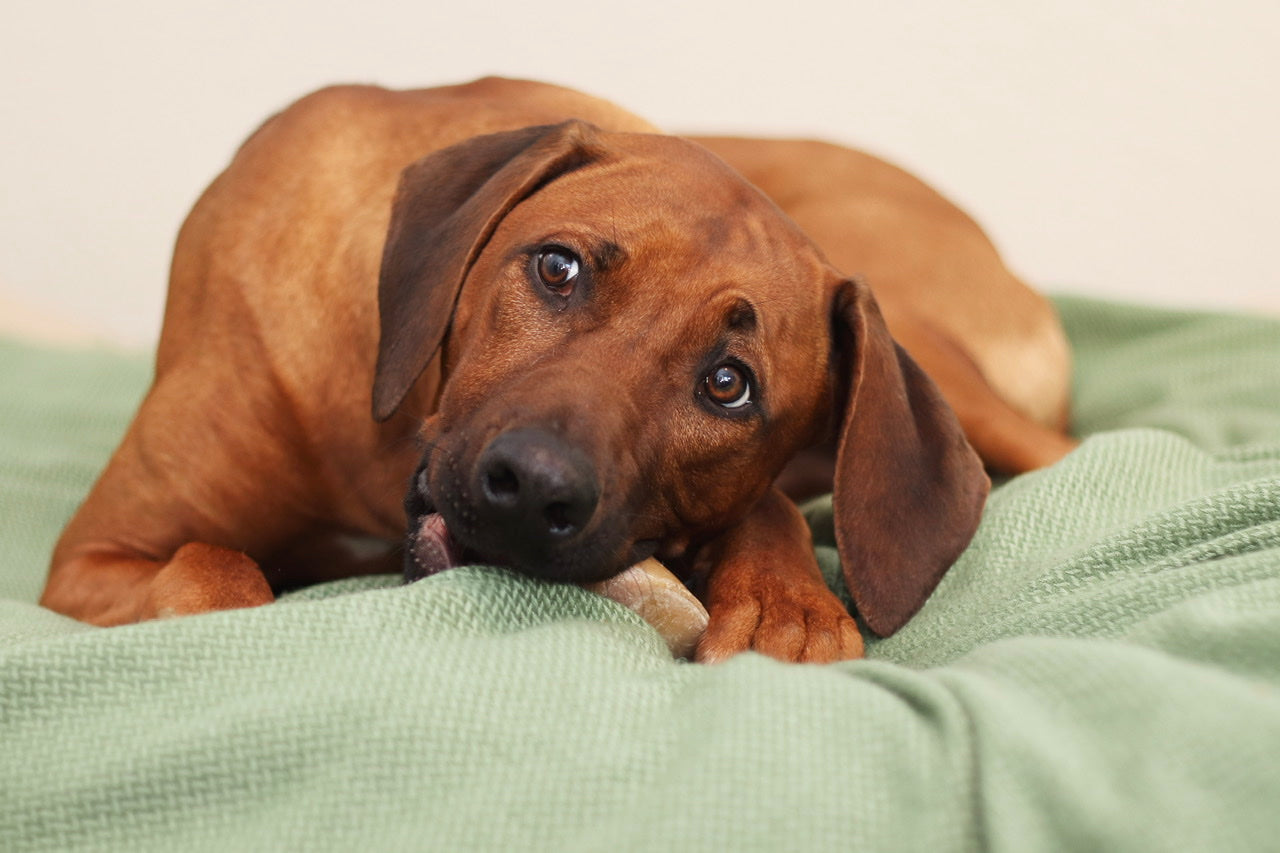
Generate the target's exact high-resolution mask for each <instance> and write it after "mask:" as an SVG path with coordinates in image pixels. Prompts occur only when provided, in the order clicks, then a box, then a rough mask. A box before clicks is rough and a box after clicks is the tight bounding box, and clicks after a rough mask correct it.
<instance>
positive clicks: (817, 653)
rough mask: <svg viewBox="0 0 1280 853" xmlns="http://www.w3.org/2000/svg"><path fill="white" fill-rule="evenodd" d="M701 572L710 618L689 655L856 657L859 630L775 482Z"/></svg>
mask: <svg viewBox="0 0 1280 853" xmlns="http://www.w3.org/2000/svg"><path fill="white" fill-rule="evenodd" d="M716 548H717V551H716V553H715V554H714V555H713V558H712V563H713V564H712V566H711V569H710V573H709V575H708V577H707V593H706V598H707V610H708V612H709V613H710V616H711V621H710V624H709V626H708V627H707V632H706V634H704V635H703V637H702V640H701V642H699V644H698V650H697V654H696V656H695V657H696V659H697V660H699V661H702V662H704V663H714V662H718V661H722V660H724V659H726V658H728V657H730V656H732V655H734V654H736V653H737V652H741V651H746V650H748V649H751V650H754V651H757V652H761V653H763V654H766V655H769V656H771V657H775V658H779V659H781V660H787V661H807V662H814V663H822V662H826V661H833V660H844V659H848V658H856V657H861V656H862V635H861V634H859V633H858V627H857V625H856V624H855V623H854V621H853V619H852V618H851V617H850V616H849V613H848V612H847V611H846V610H845V608H844V605H842V604H841V603H840V600H839V599H837V598H836V597H835V595H834V594H833V593H832V592H831V590H829V589H828V588H827V585H826V583H825V582H824V581H823V578H822V571H821V569H819V568H818V562H817V559H816V558H815V557H814V554H813V543H812V540H811V537H810V535H809V528H808V526H807V525H806V524H805V522H804V518H803V517H801V515H800V511H799V510H798V509H797V508H796V505H795V504H793V503H792V502H791V501H790V500H788V499H787V498H786V496H784V495H783V494H782V493H781V492H780V491H778V490H777V489H770V490H769V491H768V492H767V493H765V495H764V497H762V498H761V499H760V500H759V501H758V502H757V503H756V505H755V507H754V508H753V509H752V511H751V512H750V513H749V514H748V515H747V517H746V519H745V520H744V521H743V522H742V523H740V524H739V525H738V526H737V527H735V528H734V529H733V530H732V531H730V532H728V533H726V534H725V535H724V536H723V537H722V538H721V539H720V540H719V541H718V542H717V545H716Z"/></svg>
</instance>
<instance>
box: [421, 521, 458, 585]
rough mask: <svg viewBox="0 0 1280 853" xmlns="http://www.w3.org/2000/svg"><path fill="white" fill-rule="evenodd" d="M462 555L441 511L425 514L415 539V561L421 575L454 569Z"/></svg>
mask: <svg viewBox="0 0 1280 853" xmlns="http://www.w3.org/2000/svg"><path fill="white" fill-rule="evenodd" d="M460 557H461V555H460V554H459V548H458V543H457V542H454V541H453V537H452V536H450V535H449V528H448V527H446V526H445V523H444V518H443V517H441V515H440V513H438V512H433V513H431V514H429V515H424V516H423V517H422V522H421V524H419V526H418V535H417V536H415V537H414V541H413V561H414V563H416V564H417V565H418V568H419V569H420V570H421V574H420V575H419V577H427V576H428V575H434V574H435V573H436V572H443V571H444V570H445V569H452V568H453V567H454V566H456V565H458V562H459V558H460Z"/></svg>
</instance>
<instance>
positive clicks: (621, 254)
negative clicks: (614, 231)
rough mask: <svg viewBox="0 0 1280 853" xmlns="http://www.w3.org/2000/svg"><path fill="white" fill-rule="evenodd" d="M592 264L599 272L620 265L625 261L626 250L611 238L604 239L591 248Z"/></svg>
mask: <svg viewBox="0 0 1280 853" xmlns="http://www.w3.org/2000/svg"><path fill="white" fill-rule="evenodd" d="M591 261H592V265H593V266H594V267H595V268H596V269H598V270H600V271H601V272H608V271H609V270H611V269H614V268H616V267H620V266H622V265H623V264H624V263H626V261H627V250H626V249H624V248H622V247H621V246H619V245H618V244H617V243H615V242H613V241H612V240H604V241H601V242H600V243H597V244H596V245H595V246H593V247H592V248H591Z"/></svg>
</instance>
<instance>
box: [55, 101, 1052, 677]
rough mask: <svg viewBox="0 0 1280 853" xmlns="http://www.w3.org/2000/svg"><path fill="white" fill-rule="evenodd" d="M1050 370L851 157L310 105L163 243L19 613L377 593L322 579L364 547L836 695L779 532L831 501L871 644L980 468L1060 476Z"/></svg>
mask: <svg viewBox="0 0 1280 853" xmlns="http://www.w3.org/2000/svg"><path fill="white" fill-rule="evenodd" d="M850 274H856V275H857V276H858V277H857V278H851V277H850ZM873 294H874V295H873ZM891 332H892V336H891ZM895 338H896V341H897V342H895ZM908 352H909V353H910V355H908ZM1069 361H1070V359H1069V353H1068V349H1067V346H1066V343H1065V339H1064V336H1063V334H1062V331H1061V329H1060V326H1059V324H1058V321H1057V319H1056V316H1055V314H1054V312H1053V310H1052V308H1051V307H1050V306H1049V304H1048V303H1047V302H1046V301H1045V300H1044V299H1043V298H1042V297H1040V296H1038V295H1037V294H1036V293H1034V292H1033V291H1032V290H1030V289H1029V288H1028V287H1027V286H1025V285H1024V284H1023V283H1022V282H1020V281H1019V280H1018V279H1017V278H1015V277H1014V276H1013V275H1012V274H1010V272H1009V271H1008V270H1007V269H1006V268H1005V266H1004V265H1003V263H1002V262H1001V260H1000V258H999V256H998V255H997V254H996V252H995V250H994V249H993V248H992V246H991V244H990V242H989V241H988V240H987V239H986V237H985V236H984V235H983V233H982V231H981V230H980V229H979V228H978V227H977V226H976V225H975V224H974V223H973V222H972V221H971V220H970V219H969V218H968V217H967V216H965V215H964V214H963V213H961V212H960V211H959V210H957V209H956V208H955V207H954V206H952V205H951V204H950V203H948V202H947V201H945V200H944V199H943V198H941V197H940V196H939V195H938V194H937V193H935V192H933V191H932V190H930V189H929V188H927V187H926V186H924V185H923V184H922V183H921V182H920V181H918V180H916V179H915V178H913V177H911V176H910V175H908V174H906V173H905V172H902V171H901V170H898V169H896V168H894V167H892V166H890V165H888V164H886V163H884V162H882V161H880V160H877V159H875V158H872V157H870V156H868V155H865V154H861V153H858V152H854V151H850V150H847V149H843V148H839V147H836V146H832V145H826V144H821V143H812V142H786V141H763V140H746V139H701V140H691V139H688V138H681V137H676V136H669V135H664V134H661V133H659V132H658V131H657V130H656V129H655V128H654V127H653V126H651V125H650V124H648V123H647V122H645V121H643V120H641V119H639V118H637V117H635V116H633V115H631V114H629V113H627V112H624V111H623V110H621V109H619V108H618V107H616V106H613V105H611V104H609V103H606V102H604V101H601V100H598V99H595V98H592V97H588V96H585V95H582V94H579V93H576V92H572V91H569V90H566V89H562V88H558V87H554V86H548V85H543V84H538V83H530V82H520V81H511V80H501V79H486V80H481V81H478V82H475V83H471V84H468V85H463V86H454V87H447V88H438V89H427V90H418V91H406V92H393V91H387V90H384V89H380V88H374V87H360V86H350V87H337V88H331V89H326V90H323V91H320V92H318V93H315V94H313V95H310V96H308V97H306V98H303V99H302V100H301V101H299V102H297V103H295V104H293V105H292V106H290V107H289V108H288V109H286V110H285V111H284V112H282V113H280V114H279V115H276V116H275V117H273V118H271V119H270V120H269V121H267V123H266V124H265V125H264V126H263V127H262V128H260V129H259V130H258V131H257V132H256V133H255V134H254V135H253V136H252V137H250V138H249V139H248V141H246V142H245V143H244V145H243V146H242V147H241V149H240V150H239V152H238V153H237V154H236V156H235V158H234V159H233V161H232V162H231V164H230V165H229V166H228V168H227V169H226V171H225V172H223V173H222V174H221V175H220V176H219V177H218V178H217V179H216V180H215V181H214V182H213V184H212V185H211V186H210V187H209V188H208V190H207V191H206V192H205V193H204V195H203V196H202V197H201V198H200V200H199V201H198V203H197V204H196V205H195V208H194V209H193V211H192V212H191V214H190V216H189V217H188V218H187V220H186V222H185V224H184V225H183V227H182V230H181V232H180V234H179V237H178V241H177V246H176V249H175V252H174V258H173V267H172V275H171V281H170V289H169V298H168V304H167V306H166V309H165V317H164V328H163V331H162V333H161V338H160V343H159V348H158V351H157V356H156V369H155V378H154V383H153V385H152V387H151V389H150V391H149V393H148V394H147V396H146V398H145V400H144V401H143V403H142V405H141V407H140V409H139V411H138V413H137V416H136V417H135V419H134V421H133V422H132V424H131V426H130V427H129V429H128V431H127V433H126V435H125V437H124V439H123V441H122V443H121V445H120V447H119V448H118V449H117V451H116V452H115V454H114V456H113V457H112V458H111V460H110V463H109V464H108V466H107V468H106V470H105V471H104V472H103V474H102V475H101V477H100V478H99V479H98V481H97V483H96V484H95V485H94V487H93V489H92V491H91V492H90V494H89V496H88V498H87V499H86V500H85V502H84V504H83V505H82V506H81V508H80V509H79V511H78V512H77V513H76V515H75V516H74V518H73V519H72V520H71V522H70V523H69V524H68V526H67V528H66V530H65V531H64V533H63V535H62V537H61V540H60V541H59V542H58V545H57V547H56V549H55V552H54V555H53V560H52V566H51V570H50V576H49V581H48V585H47V587H46V590H45V593H44V597H43V603H44V604H45V605H47V606H49V607H51V608H53V609H55V610H59V611H61V612H63V613H67V614H70V615H72V616H75V617H77V618H79V619H83V620H85V621H88V622H93V623H96V624H99V625H116V624H121V623H126V622H133V621H138V620H145V619H152V618H156V617H159V616H167V615H174V614H190V613H199V612H204V611H210V610H217V609H223V608H234V607H245V606H252V605H259V604H264V603H267V602H270V601H272V600H273V595H274V593H273V590H276V591H278V590H279V589H281V588H287V587H290V586H296V585H299V584H304V583H310V582H315V581H318V580H323V579H327V578H330V577H334V576H340V575H344V574H352V573H356V572H360V571H370V570H374V569H376V568H379V567H385V565H386V561H385V560H384V559H377V558H376V557H377V555H375V557H374V558H368V559H364V560H360V559H356V558H355V557H354V556H353V555H352V554H351V553H349V552H348V551H344V550H343V547H344V546H343V544H342V543H343V537H345V536H349V535H363V536H367V537H371V538H377V539H380V540H385V541H388V542H406V544H405V546H404V548H403V552H402V553H403V554H404V556H403V557H401V556H395V557H394V559H397V560H399V559H403V560H404V561H405V562H406V564H407V565H408V568H409V573H410V574H415V573H416V574H428V573H430V572H433V571H436V570H439V569H441V568H444V567H446V566H448V565H451V564H453V563H457V562H460V561H474V562H485V563H490V564H496V565H501V566H506V567H509V568H511V569H514V570H516V571H519V572H523V573H526V574H528V575H531V576H535V577H539V578H544V579H547V580H553V581H573V582H590V581H597V580H601V579H603V578H607V577H609V576H611V575H614V574H616V573H618V572H619V571H621V570H622V569H624V568H625V567H627V566H629V565H631V564H633V563H636V562H637V561H639V560H642V559H645V558H647V557H649V556H656V557H657V558H658V559H660V560H661V561H663V562H664V563H665V564H667V565H668V566H670V567H671V568H672V569H673V571H675V572H676V573H677V575H679V576H680V577H681V578H682V579H686V580H688V581H689V582H690V583H691V584H694V585H696V587H697V588H698V589H699V590H700V595H701V597H702V598H703V599H704V601H705V602H706V605H707V609H708V611H709V613H710V626H709V627H708V629H707V631H706V634H705V636H704V637H703V639H702V641H701V643H700V644H699V646H698V650H697V657H698V658H699V659H701V660H707V661H715V660H721V659H723V658H725V657H727V656H730V655H732V654H734V653H737V652H739V651H743V650H746V649H755V650H758V651H761V652H764V653H766V654H770V655H773V656H775V657H779V658H783V659H789V660H813V661H824V660H833V659H841V658H849V657H856V656H858V655H860V654H861V652H862V637H861V635H860V633H859V631H858V628H857V626H856V624H855V622H854V621H853V619H852V618H851V616H850V614H849V613H848V612H847V611H846V609H845V608H844V607H843V606H842V605H841V604H840V602H839V601H838V599H837V598H836V597H835V596H834V595H833V594H832V593H831V592H830V591H829V590H828V589H827V587H826V586H825V584H824V583H823V579H822V576H821V573H820V571H819V568H818V565H817V562H816V560H815V557H814V553H813V550H812V544H811V541H810V537H809V533H808V530H807V528H806V525H805V522H804V521H803V519H802V517H801V515H800V513H799V511H798V510H797V508H796V505H795V503H793V501H792V497H795V496H801V495H803V494H806V493H814V492H816V491H824V490H825V491H834V498H833V500H834V512H835V519H836V530H837V542H838V546H839V553H840V558H841V562H842V567H843V572H844V575H845V578H846V581H847V584H848V587H849V590H850V592H851V595H852V596H853V599H854V601H855V603H856V606H857V612H858V615H859V617H860V618H861V619H862V620H863V622H864V623H865V625H866V626H867V627H868V628H869V629H870V630H871V631H872V632H874V633H876V634H878V635H888V634H890V633H892V632H893V631H895V630H897V629H898V628H899V627H901V626H902V625H903V624H904V623H905V622H906V621H907V620H908V619H909V618H910V617H911V616H912V615H913V614H914V613H915V612H916V610H917V609H918V608H919V607H920V606H921V605H922V603H923V602H924V601H925V599H926V598H927V597H928V596H929V594H930V593H931V592H932V590H933V589H934V587H935V586H936V584H937V582H938V580H939V578H940V577H941V576H942V574H943V573H944V572H945V571H946V569H947V568H948V567H949V566H950V565H951V563H952V562H953V561H954V560H955V558H956V557H957V555H959V553H960V552H961V551H962V550H963V549H964V548H965V546H966V545H967V544H968V542H969V540H970V538H971V537H972V535H973V533H974V530H975V528H976V527H977V524H978V521H979V518H980V515H981V511H982V507H983V503H984V500H985V497H986V494H987V491H988V487H989V480H988V477H987V474H986V471H985V469H984V465H983V461H984V460H985V462H986V463H987V465H989V466H991V467H992V468H995V469H1001V470H1004V471H1009V472H1017V471H1022V470H1026V469H1029V468H1033V467H1036V466H1040V465H1045V464H1048V463H1051V462H1053V461H1054V460H1056V459H1057V458H1059V457H1060V456H1062V455H1063V454H1064V453H1066V452H1067V451H1068V450H1069V449H1070V448H1071V447H1072V440H1071V439H1070V438H1068V437H1067V436H1066V434H1065V432H1064V430H1065V424H1066V417H1067V396H1068V386H1069V374H1070V364H1069ZM922 368H923V369H922ZM948 404H949V405H948ZM975 449H976V452H975ZM406 488H407V492H408V496H407V498H406V497H405V494H406ZM788 495H791V496H792V497H788ZM406 510H407V514H408V518H406ZM406 530H407V537H406ZM388 553H390V552H388ZM344 555H345V556H344Z"/></svg>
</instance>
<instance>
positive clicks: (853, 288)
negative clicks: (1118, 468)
mask: <svg viewBox="0 0 1280 853" xmlns="http://www.w3.org/2000/svg"><path fill="white" fill-rule="evenodd" d="M832 321H833V328H834V335H835V348H836V352H837V358H838V360H839V362H840V369H841V371H842V373H843V377H844V382H845V383H846V384H845V385H844V387H843V394H838V395H837V396H838V397H843V400H844V415H843V421H842V423H841V426H840V431H839V448H838V452H837V455H836V472H835V496H834V504H835V522H836V525H835V527H836V545H837V547H838V549H839V552H840V563H841V566H842V568H843V571H844V578H845V583H846V584H847V585H848V587H849V592H850V594H851V595H852V596H853V600H854V602H855V603H856V604H857V606H858V612H859V614H861V616H862V618H863V620H864V621H865V622H866V623H867V626H868V627H869V628H870V629H871V630H872V631H874V632H875V633H876V634H878V635H879V636H882V637H887V636H888V635H890V634H892V633H893V632H894V631H897V630H898V629H899V628H901V627H902V626H903V625H904V624H905V623H906V622H907V620H908V619H910V618H911V617H912V616H913V615H914V614H915V612H916V611H917V610H919V609H920V606H921V605H923V604H924V602H925V600H926V599H927V598H928V597H929V595H930V593H932V592H933V589H934V587H936V586H937V584H938V581H939V580H941V579H942V575H943V574H944V573H946V571H947V569H948V568H950V566H951V564H952V563H953V562H954V561H955V559H956V558H957V557H958V556H959V555H960V552H961V551H963V550H964V548H965V547H966V546H967V545H968V544H969V540H970V539H971V538H972V537H973V533H974V531H975V530H976V529H977V527H978V521H979V519H980V518H981V515H982V506H983V503H984V502H985V500H986V496H987V492H988V490H989V489H990V485H991V483H990V480H989V479H988V477H987V475H986V472H985V471H984V470H983V467H982V462H981V460H980V459H979V458H978V455H977V453H975V452H974V450H973V448H972V447H970V446H969V443H968V441H966V440H965V437H964V433H963V432H961V430H960V425H959V423H958V422H957V421H956V417H955V415H954V413H952V411H951V409H950V407H949V406H947V404H946V402H945V401H944V400H943V399H942V395H941V394H940V393H939V392H938V389H937V387H935V386H934V384H933V381H932V380H930V379H929V377H928V376H926V375H925V374H924V372H923V371H922V370H921V369H920V368H919V367H918V366H917V365H916V363H915V362H914V361H912V360H911V357H910V356H909V355H907V353H906V352H905V351H904V350H903V349H902V348H901V347H899V346H898V344H897V343H895V342H894V340H893V338H891V337H890V336H889V330H888V328H887V327H886V326H885V322H884V319H883V317H882V316H881V314H880V308H879V306H878V305H877V304H876V301H875V298H874V297H873V296H872V295H871V290H870V289H869V288H868V287H867V286H866V285H865V284H863V283H862V282H859V281H846V282H843V283H841V284H840V285H839V286H838V288H837V290H836V292H835V298H834V300H833V305H832Z"/></svg>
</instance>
